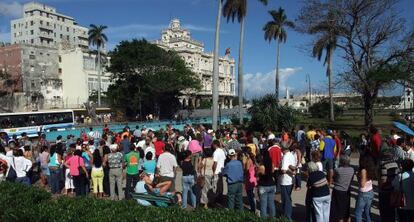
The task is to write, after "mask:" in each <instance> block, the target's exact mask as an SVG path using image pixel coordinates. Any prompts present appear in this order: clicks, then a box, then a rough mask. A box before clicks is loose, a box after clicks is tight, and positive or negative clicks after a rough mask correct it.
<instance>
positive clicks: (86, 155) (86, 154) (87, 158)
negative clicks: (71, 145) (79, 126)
mask: <svg viewBox="0 0 414 222" xmlns="http://www.w3.org/2000/svg"><path fill="white" fill-rule="evenodd" d="M82 158H83V161H84V163H85V168H86V171H87V172H88V179H87V180H86V181H85V186H86V188H85V189H86V192H87V193H88V192H90V190H91V182H90V181H89V179H90V178H91V171H92V166H91V159H92V153H91V151H90V150H89V146H88V142H84V144H82Z"/></svg>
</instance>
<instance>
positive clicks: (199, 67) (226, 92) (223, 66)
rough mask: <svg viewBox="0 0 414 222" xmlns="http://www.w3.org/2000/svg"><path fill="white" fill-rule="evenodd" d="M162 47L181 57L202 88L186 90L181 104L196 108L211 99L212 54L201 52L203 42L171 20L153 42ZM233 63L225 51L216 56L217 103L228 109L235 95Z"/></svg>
mask: <svg viewBox="0 0 414 222" xmlns="http://www.w3.org/2000/svg"><path fill="white" fill-rule="evenodd" d="M154 43H155V44H157V45H158V46H159V47H161V48H163V49H165V50H174V51H175V52H177V54H178V55H179V56H181V58H183V59H184V61H185V63H186V65H187V67H188V68H190V69H191V70H192V71H193V72H195V73H196V74H197V77H198V78H199V79H200V81H201V85H202V88H201V90H199V91H197V92H185V93H184V96H182V98H181V103H182V104H183V106H184V107H187V106H192V107H199V106H200V104H201V103H202V102H205V101H207V102H211V100H212V88H213V87H212V80H213V78H212V77H213V53H206V52H204V45H203V43H201V42H198V41H196V40H194V39H192V38H191V33H190V32H189V31H188V30H187V29H185V28H183V27H182V26H181V23H180V20H178V19H173V20H171V22H170V25H169V27H168V28H167V29H164V30H162V32H161V39H159V40H156V41H155V42H154ZM234 66H235V62H234V59H233V58H231V57H230V55H229V54H226V55H225V56H223V57H220V58H219V105H220V107H221V108H231V107H232V106H233V104H232V99H233V98H234V96H235V90H236V87H235V68H234Z"/></svg>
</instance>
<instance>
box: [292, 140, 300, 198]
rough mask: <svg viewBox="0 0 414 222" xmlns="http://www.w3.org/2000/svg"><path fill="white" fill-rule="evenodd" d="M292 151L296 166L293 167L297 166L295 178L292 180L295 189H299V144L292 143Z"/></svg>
mask: <svg viewBox="0 0 414 222" xmlns="http://www.w3.org/2000/svg"><path fill="white" fill-rule="evenodd" d="M292 153H293V156H294V157H295V159H296V166H295V167H296V168H297V171H296V175H295V178H294V182H295V184H294V185H295V190H296V191H299V190H300V189H301V187H302V177H301V173H300V172H301V169H302V153H301V151H300V149H299V146H298V145H297V144H293V145H292Z"/></svg>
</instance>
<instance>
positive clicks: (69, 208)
mask: <svg viewBox="0 0 414 222" xmlns="http://www.w3.org/2000/svg"><path fill="white" fill-rule="evenodd" d="M0 221H5V222H8V221H13V222H14V221H31V222H49V221H50V222H52V221H53V222H55V221H56V222H58V221H59V222H77V221H92V222H94V221H96V222H103V221H111V222H116V221H144V222H145V221H157V222H161V221H171V222H173V221H177V222H178V221H183V222H186V221H188V222H192V221H213V222H219V221H220V222H222V221H282V220H276V219H274V218H273V219H269V218H268V219H262V218H259V217H257V216H256V215H254V214H252V213H249V212H247V211H246V212H237V211H228V210H225V209H213V210H211V209H210V210H204V209H200V210H198V209H197V210H196V211H193V212H190V211H186V210H183V209H180V208H179V207H169V208H156V207H142V206H139V205H138V204H137V203H136V202H135V201H133V200H130V201H111V200H101V199H95V198H91V197H81V198H73V197H72V198H71V197H64V196H61V197H58V198H52V196H51V194H50V193H48V192H46V191H45V190H43V189H41V188H37V187H28V186H25V185H21V184H16V183H9V182H2V183H0Z"/></svg>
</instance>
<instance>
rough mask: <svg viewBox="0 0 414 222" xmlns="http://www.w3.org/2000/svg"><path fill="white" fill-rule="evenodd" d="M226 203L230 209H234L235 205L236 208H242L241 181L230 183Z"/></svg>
mask: <svg viewBox="0 0 414 222" xmlns="http://www.w3.org/2000/svg"><path fill="white" fill-rule="evenodd" d="M227 187H228V192H227V198H228V200H227V204H228V208H229V209H230V210H234V209H235V207H236V205H237V209H238V210H243V183H242V182H238V183H232V184H229V185H228V186H227Z"/></svg>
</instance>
